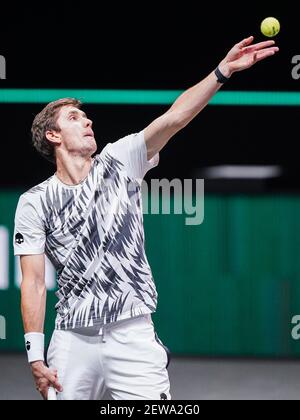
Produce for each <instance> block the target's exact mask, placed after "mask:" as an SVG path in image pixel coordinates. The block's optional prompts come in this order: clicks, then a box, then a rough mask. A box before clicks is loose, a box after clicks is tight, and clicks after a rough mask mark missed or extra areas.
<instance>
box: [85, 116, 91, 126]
mask: <svg viewBox="0 0 300 420" xmlns="http://www.w3.org/2000/svg"><path fill="white" fill-rule="evenodd" d="M92 125H93V121H92V120H90V119H89V118H86V119H85V126H86V127H91V128H92Z"/></svg>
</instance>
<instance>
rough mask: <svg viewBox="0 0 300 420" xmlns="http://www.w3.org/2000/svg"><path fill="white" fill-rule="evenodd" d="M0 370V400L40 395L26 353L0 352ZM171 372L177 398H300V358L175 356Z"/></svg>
mask: <svg viewBox="0 0 300 420" xmlns="http://www.w3.org/2000/svg"><path fill="white" fill-rule="evenodd" d="M0 372H1V375H0V400H20V399H21V400H35V399H40V397H39V395H38V394H37V392H36V391H35V388H34V384H33V380H32V377H31V373H30V370H29V367H28V365H27V362H26V359H25V355H23V354H0ZM169 374H170V380H171V392H172V396H173V399H174V400H219V399H221V400H245V399H246V400H249V399H250V400H251V399H254V400H261V399H266V400H300V393H299V389H300V360H299V361H298V360H294V361H293V360H291V361H289V360H234V359H200V358H192V359H189V358H175V357H173V358H172V361H171V364H170V366H169ZM108 399H109V397H108Z"/></svg>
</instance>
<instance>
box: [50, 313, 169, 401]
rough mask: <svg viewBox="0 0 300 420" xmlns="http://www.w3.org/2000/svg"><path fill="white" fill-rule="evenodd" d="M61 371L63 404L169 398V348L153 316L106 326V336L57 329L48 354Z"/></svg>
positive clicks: (104, 333) (59, 374)
mask: <svg viewBox="0 0 300 420" xmlns="http://www.w3.org/2000/svg"><path fill="white" fill-rule="evenodd" d="M47 362H48V365H49V367H52V368H56V369H57V370H58V379H59V382H60V384H61V385H62V386H63V392H62V393H59V394H58V399H60V400H101V399H102V398H103V395H104V393H105V392H106V391H108V392H109V393H110V395H111V397H112V398H113V399H114V400H161V399H171V395H170V383H169V375H168V372H167V366H168V363H169V355H168V352H167V349H166V348H165V347H164V346H163V344H162V343H161V341H160V340H159V339H158V337H157V335H156V333H155V331H154V326H153V322H152V320H151V315H142V316H139V317H136V318H131V319H129V320H124V321H119V322H117V323H114V324H110V325H107V326H105V327H104V328H103V330H102V335H96V336H87V335H82V334H78V333H75V332H72V331H63V330H55V331H54V332H53V335H52V338H51V342H50V346H49V349H48V353H47Z"/></svg>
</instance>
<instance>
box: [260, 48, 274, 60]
mask: <svg viewBox="0 0 300 420" xmlns="http://www.w3.org/2000/svg"><path fill="white" fill-rule="evenodd" d="M278 51H279V48H267V49H265V50H262V51H259V52H256V59H255V62H258V61H261V60H264V59H265V58H268V57H272V56H273V55H274V54H276V52H278Z"/></svg>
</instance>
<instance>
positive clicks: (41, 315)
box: [20, 254, 61, 399]
mask: <svg viewBox="0 0 300 420" xmlns="http://www.w3.org/2000/svg"><path fill="white" fill-rule="evenodd" d="M20 260H21V270H22V283H21V311H22V318H23V324H24V330H25V334H26V337H28V340H26V347H27V350H28V352H29V351H31V352H32V353H31V355H30V357H31V358H32V359H33V361H31V369H32V374H33V376H34V379H35V383H36V388H37V389H38V390H39V391H40V392H41V394H42V396H43V398H44V399H46V398H47V393H48V388H49V386H50V385H51V384H52V385H53V386H54V387H55V388H56V389H57V390H59V391H60V390H61V386H60V384H59V383H58V380H57V372H56V371H55V370H50V369H48V368H47V367H46V365H45V363H44V355H43V354H42V353H43V351H42V347H43V343H41V341H43V330H44V320H45V310H46V285H45V256H44V254H40V255H22V256H21V257H20Z"/></svg>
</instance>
